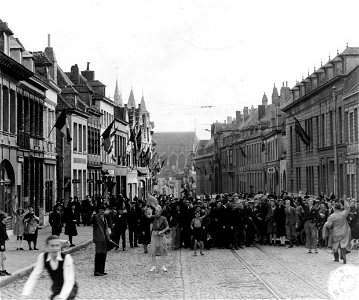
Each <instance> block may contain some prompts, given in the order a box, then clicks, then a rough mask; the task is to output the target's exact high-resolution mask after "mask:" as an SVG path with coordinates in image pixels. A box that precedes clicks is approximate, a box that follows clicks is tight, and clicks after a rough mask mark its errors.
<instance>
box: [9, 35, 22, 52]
mask: <svg viewBox="0 0 359 300" xmlns="http://www.w3.org/2000/svg"><path fill="white" fill-rule="evenodd" d="M10 49H21V50H22V51H24V50H25V47H24V46H23V45H22V44H21V42H20V40H19V39H18V38H14V37H13V36H10Z"/></svg>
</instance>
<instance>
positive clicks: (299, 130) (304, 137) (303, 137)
mask: <svg viewBox="0 0 359 300" xmlns="http://www.w3.org/2000/svg"><path fill="white" fill-rule="evenodd" d="M293 118H294V120H295V132H296V133H297V134H298V136H299V137H300V139H301V140H302V141H303V143H304V144H306V145H307V146H309V145H310V137H309V135H308V133H306V131H305V130H304V129H303V127H302V125H300V122H299V121H298V120H297V119H296V117H293Z"/></svg>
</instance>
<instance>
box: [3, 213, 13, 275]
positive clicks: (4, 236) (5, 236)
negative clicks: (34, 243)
mask: <svg viewBox="0 0 359 300" xmlns="http://www.w3.org/2000/svg"><path fill="white" fill-rule="evenodd" d="M5 222H6V215H5V214H4V213H0V264H1V271H0V276H6V275H11V274H10V273H8V272H7V271H6V270H5V260H6V256H5V250H6V248H5V241H7V240H8V239H9V238H8V236H7V233H6V225H5Z"/></svg>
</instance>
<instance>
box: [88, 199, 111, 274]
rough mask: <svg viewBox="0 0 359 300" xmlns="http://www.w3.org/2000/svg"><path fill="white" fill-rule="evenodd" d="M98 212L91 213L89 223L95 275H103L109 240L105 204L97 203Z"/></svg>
mask: <svg viewBox="0 0 359 300" xmlns="http://www.w3.org/2000/svg"><path fill="white" fill-rule="evenodd" d="M97 209H98V212H97V214H96V212H94V213H93V215H92V217H91V224H92V226H93V242H94V243H95V248H96V254H95V270H94V275H95V276H104V275H106V274H107V273H105V264H106V256H107V240H109V235H110V232H109V228H108V225H107V220H106V218H105V205H103V204H99V205H98V207H97Z"/></svg>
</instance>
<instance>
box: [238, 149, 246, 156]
mask: <svg viewBox="0 0 359 300" xmlns="http://www.w3.org/2000/svg"><path fill="white" fill-rule="evenodd" d="M239 150H241V153H242V155H243V157H247V155H246V153H245V152H244V150H243V148H242V147H241V146H239Z"/></svg>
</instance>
